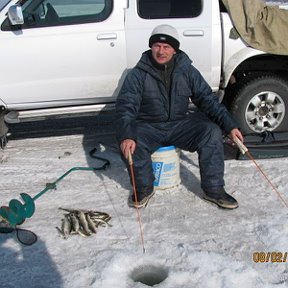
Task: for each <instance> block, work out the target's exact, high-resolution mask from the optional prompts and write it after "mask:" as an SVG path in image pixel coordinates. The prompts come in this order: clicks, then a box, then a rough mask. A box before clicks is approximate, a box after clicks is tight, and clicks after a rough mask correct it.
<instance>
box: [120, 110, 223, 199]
mask: <svg viewBox="0 0 288 288" xmlns="http://www.w3.org/2000/svg"><path fill="white" fill-rule="evenodd" d="M170 145H174V146H175V147H178V148H180V149H181V150H186V151H190V152H194V151H197V153H198V162H199V167H200V176H201V187H202V189H207V188H209V187H215V186H224V147H223V139H222V131H221V129H220V128H219V126H218V125H216V124H215V123H213V122H212V121H211V120H209V119H208V118H207V117H206V116H205V115H204V114H203V113H201V112H193V113H191V115H189V118H186V119H184V120H177V121H171V122H165V123H147V122H138V123H137V144H136V150H135V152H134V154H133V162H134V175H135V182H136V189H137V192H138V193H141V191H143V193H144V191H145V194H146V193H147V192H149V191H147V189H148V190H151V191H152V189H153V182H154V175H153V169H152V160H151V154H152V153H153V152H155V151H156V150H157V149H158V148H160V147H162V146H170ZM122 158H123V160H124V162H125V164H126V166H127V168H128V171H129V166H128V163H127V160H126V159H124V157H123V155H122Z"/></svg>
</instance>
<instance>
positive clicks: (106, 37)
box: [97, 33, 117, 40]
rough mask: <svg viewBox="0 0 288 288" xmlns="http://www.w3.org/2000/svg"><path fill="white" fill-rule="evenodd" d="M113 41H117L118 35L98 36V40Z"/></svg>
mask: <svg viewBox="0 0 288 288" xmlns="http://www.w3.org/2000/svg"><path fill="white" fill-rule="evenodd" d="M111 39H117V34H116V33H107V34H98V35H97V40H111Z"/></svg>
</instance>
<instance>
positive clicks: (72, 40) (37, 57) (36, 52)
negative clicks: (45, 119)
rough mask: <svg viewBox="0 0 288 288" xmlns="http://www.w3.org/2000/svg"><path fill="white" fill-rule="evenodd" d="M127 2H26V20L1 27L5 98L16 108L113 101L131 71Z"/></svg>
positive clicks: (0, 74)
mask: <svg viewBox="0 0 288 288" xmlns="http://www.w3.org/2000/svg"><path fill="white" fill-rule="evenodd" d="M124 3H125V4H126V1H122V0H116V1H113V0H27V1H22V2H21V5H22V11H23V16H24V24H23V25H21V27H19V28H18V29H17V30H15V27H12V26H11V25H10V24H9V21H8V19H6V20H4V21H2V25H1V32H0V43H1V49H0V50H1V55H0V63H1V71H0V79H1V84H0V92H1V96H0V97H1V98H2V100H3V101H4V102H5V103H6V104H7V105H8V107H11V108H13V106H14V107H15V106H17V107H18V106H19V105H21V103H22V102H25V103H26V104H27V103H29V108H31V107H35V108H37V107H38V106H39V107H42V108H43V107H46V106H47V107H51V106H67V105H76V104H77V105H79V104H89V103H105V102H106V103H107V102H111V101H112V99H114V98H116V94H117V91H116V90H117V87H118V86H119V79H121V76H122V74H123V71H125V69H126V55H125V39H124V37H125V34H124V9H123V8H124V7H123V6H124ZM0 19H1V18H0ZM0 24H1V23H0ZM51 103H53V104H51ZM23 108H24V107H23Z"/></svg>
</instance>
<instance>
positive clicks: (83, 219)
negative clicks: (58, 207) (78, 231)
mask: <svg viewBox="0 0 288 288" xmlns="http://www.w3.org/2000/svg"><path fill="white" fill-rule="evenodd" d="M76 215H77V217H78V219H79V223H80V225H81V228H82V229H83V231H84V232H85V234H88V235H91V234H92V232H91V231H90V229H89V226H88V222H87V220H86V217H85V214H84V212H82V211H80V210H79V211H78V212H77V214H76Z"/></svg>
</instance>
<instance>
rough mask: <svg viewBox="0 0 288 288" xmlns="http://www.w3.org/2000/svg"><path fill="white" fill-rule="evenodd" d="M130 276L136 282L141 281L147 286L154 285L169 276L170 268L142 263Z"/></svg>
mask: <svg viewBox="0 0 288 288" xmlns="http://www.w3.org/2000/svg"><path fill="white" fill-rule="evenodd" d="M130 277H131V278H132V280H134V282H141V283H142V284H145V285H147V286H154V285H156V284H159V283H161V282H163V281H164V280H165V279H166V278H167V277H168V269H167V268H163V267H160V266H155V265H142V266H139V267H136V268H135V269H134V270H133V271H132V272H131V275H130Z"/></svg>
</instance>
